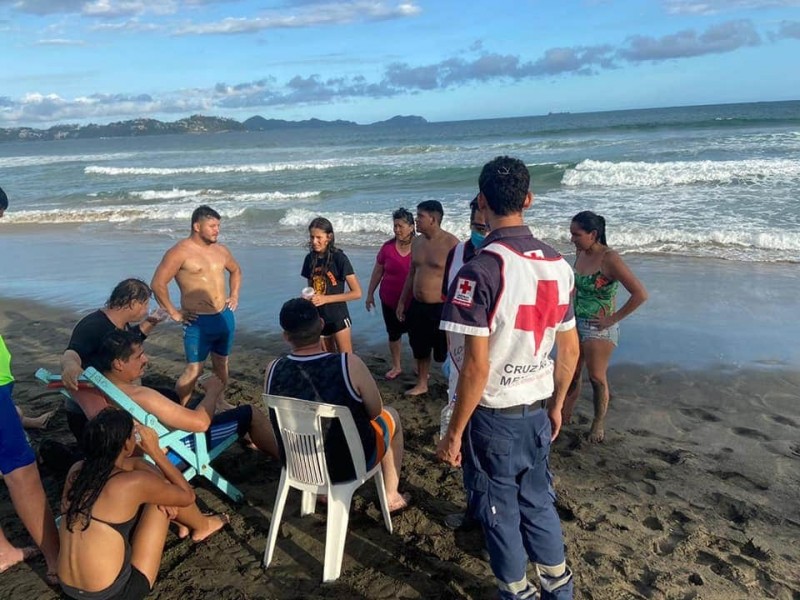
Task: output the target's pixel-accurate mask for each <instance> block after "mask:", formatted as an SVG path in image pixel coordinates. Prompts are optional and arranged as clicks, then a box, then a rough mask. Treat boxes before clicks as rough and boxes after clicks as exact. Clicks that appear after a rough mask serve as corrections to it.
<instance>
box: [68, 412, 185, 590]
mask: <svg viewBox="0 0 800 600" xmlns="http://www.w3.org/2000/svg"><path fill="white" fill-rule="evenodd" d="M84 441H85V442H86V445H85V448H86V449H87V456H86V459H85V460H84V461H82V462H79V463H77V464H76V465H75V466H74V467H73V468H72V470H71V471H70V473H69V475H68V476H67V483H66V485H65V487H64V496H63V498H62V506H61V508H62V513H63V517H62V519H61V526H60V531H59V533H60V537H61V552H60V553H59V556H58V577H59V579H60V581H61V587H62V589H63V591H64V594H65V595H66V596H68V597H70V598H81V599H88V600H108V599H112V598H114V599H119V600H133V599H140V598H144V597H145V596H147V594H149V593H150V590H151V589H152V587H153V584H154V583H155V580H156V576H157V575H158V567H159V564H160V563H161V555H162V553H163V552H164V542H165V540H166V536H167V528H168V526H169V520H170V516H172V515H174V513H175V512H176V509H175V508H174V507H185V506H189V505H190V504H192V503H193V502H194V491H193V490H192V488H191V487H190V486H189V484H188V483H187V482H186V480H185V479H184V478H183V475H181V473H180V471H178V470H177V469H176V468H175V466H174V465H173V464H172V463H171V462H170V461H169V460H168V459H167V458H166V456H165V455H164V452H163V451H161V450H160V449H159V447H158V436H157V435H156V433H155V432H154V431H153V430H152V429H150V428H148V427H144V426H141V425H139V424H134V422H133V419H132V418H131V416H130V415H129V414H128V413H126V412H124V411H121V410H117V409H115V408H106V409H105V410H103V411H102V412H100V413H99V414H98V415H97V416H96V417H95V418H94V419H92V420H91V421H90V422H89V423H88V425H87V426H86V432H85V434H84ZM137 445H138V447H139V448H140V449H141V450H142V452H144V453H145V454H146V455H148V456H150V457H151V458H152V459H153V461H154V462H155V464H156V466H157V467H158V469H160V471H161V472H160V473H159V472H158V470H157V469H155V468H154V467H153V466H152V465H150V464H148V463H147V462H145V460H144V459H141V458H132V457H131V455H132V454H133V453H134V451H135V449H136V447H137ZM162 474H163V475H162ZM168 515H170V516H168Z"/></svg>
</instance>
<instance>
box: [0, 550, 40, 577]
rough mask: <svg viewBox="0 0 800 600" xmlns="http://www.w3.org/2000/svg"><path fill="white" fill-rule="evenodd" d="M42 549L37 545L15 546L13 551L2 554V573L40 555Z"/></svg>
mask: <svg viewBox="0 0 800 600" xmlns="http://www.w3.org/2000/svg"><path fill="white" fill-rule="evenodd" d="M40 554H41V551H40V550H39V548H37V547H36V546H25V547H24V548H14V550H12V551H11V552H7V553H4V554H0V573H5V572H6V571H8V570H9V569H10V568H11V567H13V566H14V565H18V564H19V563H21V562H24V561H26V560H30V559H32V558H34V557H36V556H39V555H40Z"/></svg>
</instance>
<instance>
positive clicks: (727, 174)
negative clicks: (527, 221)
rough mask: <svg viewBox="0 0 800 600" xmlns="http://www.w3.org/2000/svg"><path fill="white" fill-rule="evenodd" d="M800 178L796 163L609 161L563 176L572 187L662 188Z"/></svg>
mask: <svg viewBox="0 0 800 600" xmlns="http://www.w3.org/2000/svg"><path fill="white" fill-rule="evenodd" d="M798 177H800V162H798V161H794V160H764V159H750V160H731V161H711V160H700V161H670V162H658V163H653V162H609V161H597V160H584V161H582V162H581V163H579V164H578V165H576V166H575V167H574V168H573V169H569V170H567V171H566V172H565V173H564V177H563V179H562V184H563V185H565V186H569V187H580V186H592V187H615V188H623V187H644V188H649V187H659V186H670V185H673V186H674V185H691V184H709V183H712V184H731V183H739V184H747V183H760V182H763V181H765V180H773V181H774V180H783V181H791V180H794V179H797V178H798Z"/></svg>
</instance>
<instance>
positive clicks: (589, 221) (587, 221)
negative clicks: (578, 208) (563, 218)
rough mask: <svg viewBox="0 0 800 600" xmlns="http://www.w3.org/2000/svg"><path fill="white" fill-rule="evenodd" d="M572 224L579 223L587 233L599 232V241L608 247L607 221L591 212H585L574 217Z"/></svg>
mask: <svg viewBox="0 0 800 600" xmlns="http://www.w3.org/2000/svg"><path fill="white" fill-rule="evenodd" d="M572 222H573V223H577V224H578V226H579V227H580V228H581V229H583V230H584V231H585V232H586V233H592V232H593V231H596V232H597V241H598V242H600V243H601V244H603V246H608V244H607V243H606V220H605V218H603V217H601V216H600V215H598V214H595V213H593V212H592V211H590V210H584V211H583V212H579V213H578V214H577V215H575V216H574V217H572Z"/></svg>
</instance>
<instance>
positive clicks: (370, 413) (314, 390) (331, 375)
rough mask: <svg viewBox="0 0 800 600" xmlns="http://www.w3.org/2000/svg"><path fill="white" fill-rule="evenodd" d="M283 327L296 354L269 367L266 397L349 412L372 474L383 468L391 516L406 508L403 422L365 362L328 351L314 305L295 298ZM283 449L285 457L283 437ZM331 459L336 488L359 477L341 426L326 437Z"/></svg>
mask: <svg viewBox="0 0 800 600" xmlns="http://www.w3.org/2000/svg"><path fill="white" fill-rule="evenodd" d="M280 323H281V327H282V328H283V337H284V338H285V339H286V341H287V342H289V345H290V346H291V348H292V352H291V354H288V355H286V356H283V357H281V358H278V359H276V360H274V361H272V362H271V363H270V364H269V366H268V367H267V372H266V377H265V381H264V391H265V392H266V393H268V394H275V395H277V396H289V397H291V398H299V399H301V400H310V401H315V402H325V403H327V404H336V405H339V406H346V407H348V408H349V409H350V412H351V413H352V415H353V420H354V421H355V424H356V429H357V430H358V434H359V437H360V438H361V444H362V446H363V448H364V456H365V458H366V461H367V468H368V469H370V468H372V467H374V466H375V465H376V464H378V462H380V463H381V467H382V469H383V478H384V484H385V485H386V496H387V498H388V500H389V510H390V511H396V510H401V509H404V508H406V507H407V506H408V503H409V500H410V496H409V495H408V494H401V493H400V492H399V491H398V489H397V488H398V485H399V483H400V466H401V464H402V461H403V429H402V427H401V426H400V416H399V415H398V414H397V411H396V410H395V409H394V408H391V407H384V406H383V401H382V400H381V394H380V392H379V391H378V386H377V384H376V383H375V380H374V379H373V378H372V374H371V373H370V372H369V369H368V368H367V366H366V365H365V364H364V361H362V360H361V359H360V358H359V357H358V356H356V355H355V354H350V353H345V354H334V353H330V352H325V351H324V350H323V348H322V341H321V338H320V335H321V332H322V327H323V321H322V319H321V318H320V316H319V312H318V311H317V308H316V307H315V306H314V305H313V304H312V303H311V302H310V301H308V300H304V299H302V298H294V299H292V300H289V301H288V302H286V303H285V304H284V305H283V307H282V308H281V312H280ZM270 418H273V415H270ZM275 427H276V423H275V422H274V420H273V428H275ZM278 444H279V446H281V455H283V447H282V442H281V439H280V436H278ZM325 455H326V457H327V459H328V471H329V473H330V475H331V479H332V480H333V481H334V482H336V481H348V480H350V479H352V478H353V477H354V470H353V464H352V460H350V455H349V451H348V449H347V442H346V440H345V438H344V432H343V431H342V429H341V426H340V425H339V423H338V421H337V422H335V423H334V424H332V425H331V428H330V429H329V431H328V433H327V435H326V439H325Z"/></svg>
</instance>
